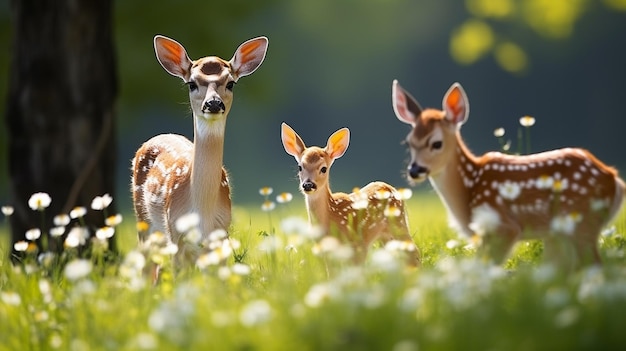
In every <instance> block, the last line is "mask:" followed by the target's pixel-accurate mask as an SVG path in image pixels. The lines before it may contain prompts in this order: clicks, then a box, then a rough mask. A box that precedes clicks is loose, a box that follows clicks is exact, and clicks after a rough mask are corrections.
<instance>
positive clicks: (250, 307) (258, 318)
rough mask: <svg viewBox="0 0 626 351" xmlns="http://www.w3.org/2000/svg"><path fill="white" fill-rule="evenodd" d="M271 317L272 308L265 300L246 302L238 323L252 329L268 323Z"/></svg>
mask: <svg viewBox="0 0 626 351" xmlns="http://www.w3.org/2000/svg"><path fill="white" fill-rule="evenodd" d="M271 317H272V307H271V306H270V304H269V303H268V302H267V301H265V300H253V301H250V302H248V303H247V304H246V305H245V306H244V307H243V309H242V310H241V312H240V314H239V321H240V322H241V324H243V325H244V326H246V327H253V326H256V325H260V324H263V323H265V322H267V321H269V320H270V319H271Z"/></svg>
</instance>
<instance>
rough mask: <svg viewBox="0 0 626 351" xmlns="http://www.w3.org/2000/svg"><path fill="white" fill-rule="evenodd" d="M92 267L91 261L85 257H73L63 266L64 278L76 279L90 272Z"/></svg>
mask: <svg viewBox="0 0 626 351" xmlns="http://www.w3.org/2000/svg"><path fill="white" fill-rule="evenodd" d="M92 268H93V267H92V264H91V261H89V260H85V259H75V260H73V261H71V262H69V263H68V264H67V265H66V266H65V269H64V270H63V274H64V275H65V278H67V279H69V280H72V281H76V280H79V279H81V278H84V277H86V276H87V275H88V274H89V273H91V270H92Z"/></svg>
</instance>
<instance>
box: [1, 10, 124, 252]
mask: <svg viewBox="0 0 626 351" xmlns="http://www.w3.org/2000/svg"><path fill="white" fill-rule="evenodd" d="M10 6H11V9H10V10H11V19H12V21H11V24H12V33H13V37H12V51H11V53H12V57H11V64H10V70H9V87H8V94H7V102H6V112H5V120H6V126H7V133H6V134H7V142H8V161H9V162H8V165H9V167H8V171H9V183H10V184H9V196H10V203H11V204H12V205H13V206H14V208H15V213H14V215H12V216H11V219H10V220H11V232H12V243H15V242H17V241H19V240H23V239H24V237H25V232H26V231H27V230H28V229H30V228H33V227H34V226H37V224H38V223H41V213H37V212H36V211H33V210H32V209H31V208H29V206H28V199H29V197H30V196H31V195H32V194H33V193H35V192H46V193H48V194H50V196H51V197H52V203H51V206H50V207H49V208H48V209H46V211H45V214H46V217H45V222H44V223H43V224H42V225H43V227H42V231H43V232H44V233H47V232H48V230H49V228H50V226H51V223H52V217H53V216H54V215H56V214H59V213H68V212H69V211H70V210H71V209H72V208H73V207H74V206H86V207H87V208H89V205H90V203H91V200H92V199H93V198H94V197H95V196H98V195H102V194H104V193H110V194H114V190H115V181H114V179H115V177H114V174H115V166H116V163H115V161H116V157H115V156H116V153H115V128H114V104H115V100H116V96H117V83H118V82H117V76H116V60H115V50H114V45H113V31H112V13H113V2H112V1H110V0H108V1H107V0H103V1H91V0H57V1H44V2H41V1H36V0H14V1H12V2H11V5H10ZM84 220H85V223H86V224H87V225H88V226H90V227H91V228H95V227H97V226H102V225H103V216H102V213H95V212H93V211H89V212H88V213H87V215H86V216H85V217H84ZM54 244H55V242H51V245H52V246H51V249H52V250H55V251H60V250H62V247H60V245H54ZM11 247H13V245H11ZM110 248H111V249H113V250H115V245H114V243H110ZM12 250H13V249H12ZM12 257H13V258H14V259H16V258H18V256H17V253H16V252H13V255H12Z"/></svg>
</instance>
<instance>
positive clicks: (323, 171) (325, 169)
mask: <svg viewBox="0 0 626 351" xmlns="http://www.w3.org/2000/svg"><path fill="white" fill-rule="evenodd" d="M327 170H328V168H326V167H322V169H321V170H320V171H321V172H322V173H326V171H327Z"/></svg>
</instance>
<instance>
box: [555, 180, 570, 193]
mask: <svg viewBox="0 0 626 351" xmlns="http://www.w3.org/2000/svg"><path fill="white" fill-rule="evenodd" d="M568 184H569V183H568V181H567V179H566V178H564V179H556V180H554V184H552V190H553V191H554V192H555V193H560V192H563V191H565V190H567V187H568Z"/></svg>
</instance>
